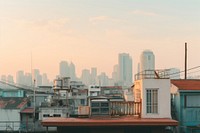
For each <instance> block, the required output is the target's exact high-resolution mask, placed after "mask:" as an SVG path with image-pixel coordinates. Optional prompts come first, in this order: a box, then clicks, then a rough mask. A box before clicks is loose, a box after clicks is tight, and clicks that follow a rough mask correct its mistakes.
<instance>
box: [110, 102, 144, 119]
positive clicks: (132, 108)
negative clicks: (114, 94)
mask: <svg viewBox="0 0 200 133" xmlns="http://www.w3.org/2000/svg"><path fill="white" fill-rule="evenodd" d="M141 107H142V103H141V102H111V103H110V109H111V115H112V116H115V115H120V116H122V115H133V116H139V117H141Z"/></svg>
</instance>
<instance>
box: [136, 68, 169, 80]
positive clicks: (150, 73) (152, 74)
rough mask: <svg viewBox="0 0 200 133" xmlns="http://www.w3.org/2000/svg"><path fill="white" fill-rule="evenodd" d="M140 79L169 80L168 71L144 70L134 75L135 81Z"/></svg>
mask: <svg viewBox="0 0 200 133" xmlns="http://www.w3.org/2000/svg"><path fill="white" fill-rule="evenodd" d="M140 79H169V69H166V70H165V69H164V70H144V71H142V72H140V73H138V74H136V75H135V80H140Z"/></svg>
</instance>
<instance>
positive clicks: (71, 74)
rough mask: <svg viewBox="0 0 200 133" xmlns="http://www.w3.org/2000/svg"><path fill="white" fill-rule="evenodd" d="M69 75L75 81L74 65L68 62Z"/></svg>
mask: <svg viewBox="0 0 200 133" xmlns="http://www.w3.org/2000/svg"><path fill="white" fill-rule="evenodd" d="M69 76H70V79H71V80H73V81H75V80H76V70H75V65H74V63H72V62H71V63H70V65H69Z"/></svg>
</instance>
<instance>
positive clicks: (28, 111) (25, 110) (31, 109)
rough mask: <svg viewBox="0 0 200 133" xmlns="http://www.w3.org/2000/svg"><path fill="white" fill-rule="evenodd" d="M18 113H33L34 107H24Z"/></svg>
mask: <svg viewBox="0 0 200 133" xmlns="http://www.w3.org/2000/svg"><path fill="white" fill-rule="evenodd" d="M20 113H24V114H32V113H34V109H33V108H25V109H24V110H22V111H21V112H20Z"/></svg>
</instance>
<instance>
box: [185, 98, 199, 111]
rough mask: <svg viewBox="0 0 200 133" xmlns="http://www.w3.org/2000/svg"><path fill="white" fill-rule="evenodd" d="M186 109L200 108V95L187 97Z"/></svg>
mask: <svg viewBox="0 0 200 133" xmlns="http://www.w3.org/2000/svg"><path fill="white" fill-rule="evenodd" d="M185 102H186V104H185V105H186V107H189V108H191V107H200V95H193V96H192V95H191V96H186V101H185Z"/></svg>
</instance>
